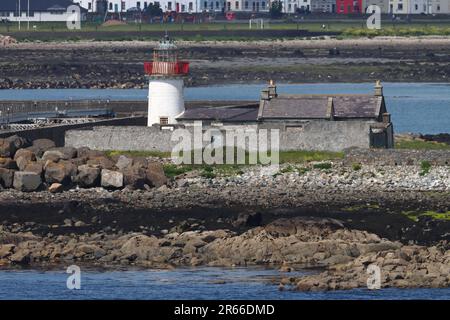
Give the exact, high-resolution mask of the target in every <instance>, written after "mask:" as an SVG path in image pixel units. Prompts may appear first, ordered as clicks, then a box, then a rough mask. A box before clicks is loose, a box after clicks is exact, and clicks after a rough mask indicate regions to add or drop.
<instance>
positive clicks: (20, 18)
mask: <svg viewBox="0 0 450 320" xmlns="http://www.w3.org/2000/svg"><path fill="white" fill-rule="evenodd" d="M20 2H21V0H19V30H20V20H22V11H21V10H20Z"/></svg>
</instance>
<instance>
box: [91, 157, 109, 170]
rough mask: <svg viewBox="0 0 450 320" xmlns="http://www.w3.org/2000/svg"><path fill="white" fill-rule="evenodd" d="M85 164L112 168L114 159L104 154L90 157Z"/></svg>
mask: <svg viewBox="0 0 450 320" xmlns="http://www.w3.org/2000/svg"><path fill="white" fill-rule="evenodd" d="M86 164H87V165H90V166H93V167H95V166H98V167H100V168H101V169H108V170H111V169H113V168H114V165H115V163H114V161H112V160H111V159H109V158H107V157H105V156H102V157H95V158H91V159H89V160H88V161H87V162H86Z"/></svg>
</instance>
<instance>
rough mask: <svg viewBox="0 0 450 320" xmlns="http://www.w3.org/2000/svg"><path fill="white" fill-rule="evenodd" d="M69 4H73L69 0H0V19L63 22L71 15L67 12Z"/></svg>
mask: <svg viewBox="0 0 450 320" xmlns="http://www.w3.org/2000/svg"><path fill="white" fill-rule="evenodd" d="M28 4H29V6H28ZM71 5H74V3H73V2H72V1H71V0H39V1H36V0H35V1H33V0H31V1H28V0H1V1H0V19H1V20H8V21H13V22H15V21H19V20H20V21H23V22H27V21H30V22H64V21H67V20H69V18H70V16H71V13H67V8H68V7H69V6H71Z"/></svg>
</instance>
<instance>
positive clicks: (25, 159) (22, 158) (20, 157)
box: [14, 149, 36, 171]
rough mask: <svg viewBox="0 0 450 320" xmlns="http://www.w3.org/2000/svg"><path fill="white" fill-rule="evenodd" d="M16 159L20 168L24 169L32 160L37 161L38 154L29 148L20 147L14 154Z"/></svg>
mask: <svg viewBox="0 0 450 320" xmlns="http://www.w3.org/2000/svg"><path fill="white" fill-rule="evenodd" d="M14 161H16V164H17V167H18V168H19V170H20V171H24V170H25V168H26V166H27V165H28V164H29V163H30V162H32V161H36V155H35V154H34V152H32V151H30V150H28V149H19V150H17V151H16V154H15V155H14Z"/></svg>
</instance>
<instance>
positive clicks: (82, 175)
mask: <svg viewBox="0 0 450 320" xmlns="http://www.w3.org/2000/svg"><path fill="white" fill-rule="evenodd" d="M100 172H101V169H100V168H95V167H91V166H89V165H81V166H79V167H78V174H77V175H76V176H75V177H74V179H73V182H74V183H76V184H78V185H79V186H80V187H82V188H91V187H95V186H98V185H99V184H100Z"/></svg>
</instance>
